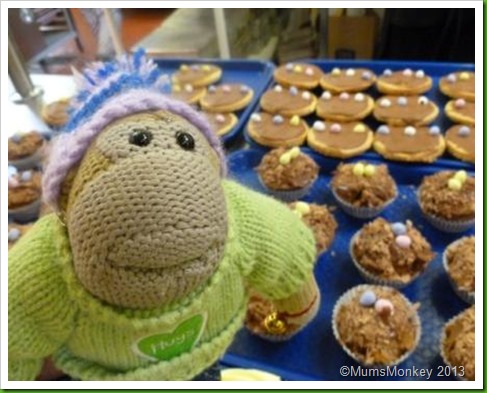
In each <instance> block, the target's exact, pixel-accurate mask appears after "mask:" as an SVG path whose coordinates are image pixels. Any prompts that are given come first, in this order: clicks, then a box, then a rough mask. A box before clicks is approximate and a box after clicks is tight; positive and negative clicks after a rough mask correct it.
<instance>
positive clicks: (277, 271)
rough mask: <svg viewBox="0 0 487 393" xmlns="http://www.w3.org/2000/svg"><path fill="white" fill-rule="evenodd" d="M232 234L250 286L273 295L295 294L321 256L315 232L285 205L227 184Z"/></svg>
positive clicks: (287, 295)
mask: <svg viewBox="0 0 487 393" xmlns="http://www.w3.org/2000/svg"><path fill="white" fill-rule="evenodd" d="M224 188H225V194H226V196H227V205H228V210H229V219H230V226H231V231H230V236H235V237H236V239H235V240H236V243H237V244H238V247H239V252H238V255H239V258H238V261H239V262H238V263H239V265H240V266H241V269H242V272H243V274H244V276H245V277H246V279H247V281H248V283H249V285H250V287H251V288H252V289H254V290H256V291H257V292H259V293H260V294H262V295H264V296H265V297H266V298H269V299H285V298H288V297H289V296H291V295H294V294H296V293H297V292H298V291H300V290H301V288H302V287H303V285H304V284H305V283H306V282H307V281H309V280H310V278H311V275H312V273H313V266H314V262H315V259H316V246H315V240H314V237H313V233H312V232H311V230H310V229H308V228H307V227H306V226H305V225H304V224H303V222H302V221H301V220H300V219H299V218H298V217H297V216H296V215H295V214H294V213H293V212H292V211H291V209H289V208H288V207H287V206H285V205H284V204H283V203H280V202H278V201H276V200H275V199H273V198H270V197H267V196H265V195H262V194H259V193H257V192H254V191H251V190H249V189H247V188H245V187H243V186H241V185H239V184H237V183H234V182H231V181H225V182H224Z"/></svg>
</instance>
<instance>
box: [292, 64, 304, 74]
mask: <svg viewBox="0 0 487 393" xmlns="http://www.w3.org/2000/svg"><path fill="white" fill-rule="evenodd" d="M293 71H294V72H297V73H300V72H303V67H301V66H300V65H295V66H294V69H293Z"/></svg>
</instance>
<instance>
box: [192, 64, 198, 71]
mask: <svg viewBox="0 0 487 393" xmlns="http://www.w3.org/2000/svg"><path fill="white" fill-rule="evenodd" d="M191 69H192V70H194V71H197V70H199V69H200V66H199V65H198V64H193V65H192V66H191Z"/></svg>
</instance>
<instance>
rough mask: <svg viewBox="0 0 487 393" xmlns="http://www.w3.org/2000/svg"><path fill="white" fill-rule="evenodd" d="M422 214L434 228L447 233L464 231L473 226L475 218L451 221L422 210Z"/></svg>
mask: <svg viewBox="0 0 487 393" xmlns="http://www.w3.org/2000/svg"><path fill="white" fill-rule="evenodd" d="M423 214H424V216H425V218H426V219H427V220H428V222H429V223H430V224H431V225H433V226H434V227H435V228H436V229H439V230H440V231H443V232H447V233H460V232H465V231H467V230H469V229H471V228H473V227H474V225H475V218H473V219H471V220H465V221H451V220H445V219H444V218H440V217H438V216H434V215H432V214H428V213H425V212H424V211H423Z"/></svg>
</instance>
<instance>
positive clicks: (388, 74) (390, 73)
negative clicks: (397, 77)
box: [383, 68, 392, 76]
mask: <svg viewBox="0 0 487 393" xmlns="http://www.w3.org/2000/svg"><path fill="white" fill-rule="evenodd" d="M383 74H384V75H385V76H391V75H392V71H391V70H390V69H389V68H386V69H385V70H384V72H383Z"/></svg>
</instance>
